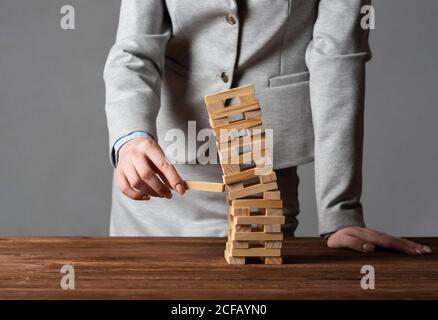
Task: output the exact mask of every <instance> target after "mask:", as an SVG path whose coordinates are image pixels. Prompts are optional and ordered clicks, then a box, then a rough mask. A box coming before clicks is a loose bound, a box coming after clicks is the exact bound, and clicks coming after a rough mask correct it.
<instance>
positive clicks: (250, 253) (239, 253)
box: [230, 248, 281, 257]
mask: <svg viewBox="0 0 438 320" xmlns="http://www.w3.org/2000/svg"><path fill="white" fill-rule="evenodd" d="M230 256H232V257H279V256H281V249H266V248H249V249H234V248H231V251H230Z"/></svg>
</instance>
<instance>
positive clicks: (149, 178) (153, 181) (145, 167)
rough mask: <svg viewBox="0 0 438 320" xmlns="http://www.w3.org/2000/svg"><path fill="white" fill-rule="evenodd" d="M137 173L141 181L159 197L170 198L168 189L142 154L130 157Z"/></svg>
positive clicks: (170, 194)
mask: <svg viewBox="0 0 438 320" xmlns="http://www.w3.org/2000/svg"><path fill="white" fill-rule="evenodd" d="M132 164H133V165H134V167H135V170H136V172H137V175H138V176H139V177H140V179H141V180H142V181H143V183H144V184H145V185H147V186H149V188H151V189H152V190H153V191H154V192H155V193H156V194H157V196H159V197H166V198H168V199H170V198H172V193H171V192H170V189H169V188H168V187H167V186H166V185H165V184H164V183H163V182H162V181H161V180H160V179H159V178H158V176H157V174H156V172H155V171H154V170H153V169H152V167H151V166H150V165H149V163H148V161H147V159H146V157H145V156H144V155H141V156H136V157H134V158H133V159H132Z"/></svg>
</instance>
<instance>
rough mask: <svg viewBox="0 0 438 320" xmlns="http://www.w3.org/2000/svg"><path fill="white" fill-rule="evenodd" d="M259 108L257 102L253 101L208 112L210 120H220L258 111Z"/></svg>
mask: <svg viewBox="0 0 438 320" xmlns="http://www.w3.org/2000/svg"><path fill="white" fill-rule="evenodd" d="M259 109H260V106H259V104H258V103H257V100H255V99H253V100H251V101H248V102H246V103H240V104H237V105H234V106H229V107H224V108H223V109H218V110H212V111H211V112H210V117H211V119H220V118H224V117H229V116H232V115H236V114H239V113H243V112H246V111H252V110H259Z"/></svg>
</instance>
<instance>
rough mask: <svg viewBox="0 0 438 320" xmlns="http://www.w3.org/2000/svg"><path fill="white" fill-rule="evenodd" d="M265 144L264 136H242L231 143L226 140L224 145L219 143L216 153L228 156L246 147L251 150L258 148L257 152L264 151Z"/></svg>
mask: <svg viewBox="0 0 438 320" xmlns="http://www.w3.org/2000/svg"><path fill="white" fill-rule="evenodd" d="M265 143H266V137H265V135H264V134H261V135H256V136H244V137H239V138H238V139H235V140H232V141H229V140H227V141H225V142H224V143H220V144H219V150H218V152H221V153H225V154H227V153H228V154H230V153H232V150H234V149H239V148H243V147H247V146H249V147H251V149H257V148H259V149H257V150H263V149H265V148H264V146H265Z"/></svg>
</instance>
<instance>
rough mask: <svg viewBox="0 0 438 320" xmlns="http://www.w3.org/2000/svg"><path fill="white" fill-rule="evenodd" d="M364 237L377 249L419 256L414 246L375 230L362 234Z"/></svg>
mask: <svg viewBox="0 0 438 320" xmlns="http://www.w3.org/2000/svg"><path fill="white" fill-rule="evenodd" d="M364 237H365V239H366V240H367V241H369V242H371V243H373V244H374V245H377V246H379V247H383V248H387V249H394V250H397V251H401V252H404V253H406V254H410V255H417V254H421V252H420V251H419V250H416V247H415V246H412V245H410V244H409V243H407V242H405V241H403V240H402V239H400V238H396V237H392V236H390V235H387V234H383V233H380V232H377V231H375V230H371V229H368V230H366V231H365V232H364Z"/></svg>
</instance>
